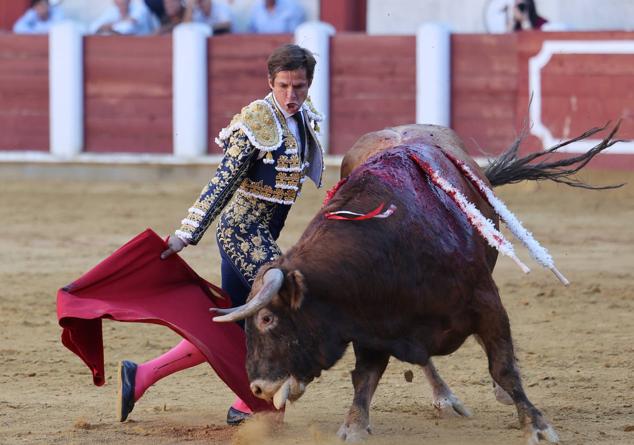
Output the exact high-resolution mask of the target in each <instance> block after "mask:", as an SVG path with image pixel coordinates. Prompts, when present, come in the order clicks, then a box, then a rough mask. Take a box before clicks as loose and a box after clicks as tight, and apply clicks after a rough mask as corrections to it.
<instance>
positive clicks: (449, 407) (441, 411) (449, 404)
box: [432, 393, 472, 417]
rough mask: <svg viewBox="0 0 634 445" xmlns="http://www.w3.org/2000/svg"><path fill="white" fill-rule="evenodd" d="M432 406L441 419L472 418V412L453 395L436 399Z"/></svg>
mask: <svg viewBox="0 0 634 445" xmlns="http://www.w3.org/2000/svg"><path fill="white" fill-rule="evenodd" d="M432 406H433V407H434V409H435V410H436V414H437V415H438V416H439V417H471V415H472V414H471V410H470V409H469V408H467V407H466V406H464V405H463V404H462V402H461V401H460V399H459V398H458V397H456V396H455V395H454V394H453V393H449V394H445V395H443V396H437V397H434V400H433V401H432Z"/></svg>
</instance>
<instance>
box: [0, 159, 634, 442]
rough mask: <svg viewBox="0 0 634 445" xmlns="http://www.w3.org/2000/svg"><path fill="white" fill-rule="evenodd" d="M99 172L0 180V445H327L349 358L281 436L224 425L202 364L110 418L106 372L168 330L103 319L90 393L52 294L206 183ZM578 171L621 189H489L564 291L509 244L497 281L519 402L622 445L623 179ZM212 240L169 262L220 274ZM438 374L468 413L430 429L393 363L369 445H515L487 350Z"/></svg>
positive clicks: (627, 261)
mask: <svg viewBox="0 0 634 445" xmlns="http://www.w3.org/2000/svg"><path fill="white" fill-rule="evenodd" d="M105 168H106V169H110V170H111V171H110V175H111V177H118V178H120V179H119V180H117V181H114V180H108V181H105V180H97V181H95V182H88V181H86V180H84V179H81V178H80V177H79V175H77V174H76V173H74V174H72V175H71V176H72V177H73V178H75V179H74V180H62V179H56V178H55V176H56V175H55V174H52V175H44V176H45V177H47V178H48V179H42V176H37V175H36V176H33V177H32V178H27V179H24V178H23V177H22V179H20V176H19V175H8V174H7V171H8V170H7V168H6V167H4V170H2V173H1V176H0V221H2V223H3V224H2V226H3V228H2V235H0V240H1V242H0V258H1V261H0V282H1V283H2V288H1V289H2V291H1V293H0V326H1V330H0V334H1V337H2V344H1V345H0V358H1V361H2V365H1V366H0V443H2V444H16V443H46V444H66V443H73V444H84V443H85V444H94V443H104V444H115V443H116V444H140V445H159V444H174V443H192V444H230V443H231V444H331V443H332V444H335V443H338V441H337V439H336V437H335V432H336V430H337V428H338V427H339V425H340V422H341V421H342V419H343V415H344V414H345V412H346V410H347V408H348V405H349V403H350V401H351V396H352V385H351V383H350V377H349V371H350V370H351V369H352V367H353V361H352V360H351V355H350V354H348V355H346V357H345V358H344V359H343V360H342V361H341V362H340V363H338V364H337V365H336V366H335V367H334V368H333V369H331V370H329V371H327V372H325V373H324V374H323V376H322V377H321V378H320V380H319V381H318V382H315V383H313V384H312V385H310V386H309V388H308V390H307V392H306V394H305V396H304V397H303V398H302V399H300V400H299V401H298V402H296V403H295V404H294V405H292V406H290V407H289V408H288V410H287V415H286V420H285V423H284V425H283V426H282V427H281V428H279V429H278V430H273V429H271V428H270V427H269V426H268V423H267V422H265V421H263V420H261V419H256V420H253V421H250V422H247V424H245V425H244V426H242V427H240V428H230V427H227V426H226V425H225V423H224V419H225V414H226V410H227V408H228V406H229V405H230V403H231V402H232V399H233V398H232V395H231V394H230V393H229V391H228V390H227V389H226V388H225V387H224V386H223V384H222V383H221V382H220V381H219V380H218V378H217V377H215V375H213V372H212V370H211V368H210V367H208V366H206V365H202V366H199V367H196V368H194V369H190V370H187V371H184V372H181V373H179V374H177V375H173V376H170V377H169V378H167V379H165V380H163V381H161V382H160V383H159V384H157V385H156V386H155V387H152V388H151V389H150V390H149V391H148V392H147V393H146V395H145V396H144V398H143V399H142V400H141V401H139V402H138V404H137V406H136V408H135V410H134V412H133V413H132V414H131V420H130V421H128V422H126V423H119V422H117V421H116V420H115V417H114V408H115V395H116V385H115V384H114V383H115V369H116V363H117V362H118V361H119V360H122V359H132V360H135V361H143V360H146V359H149V358H151V357H153V356H155V355H157V354H159V353H161V352H163V351H164V350H166V349H168V348H169V347H171V346H172V345H174V344H175V343H176V341H177V340H178V337H177V336H176V335H175V334H173V333H172V332H171V331H169V330H168V329H166V328H162V327H157V326H151V325H142V324H123V323H117V322H109V321H107V322H105V323H104V342H105V344H106V351H105V356H106V373H107V378H108V383H110V384H108V385H105V386H103V387H101V388H98V387H95V386H93V385H92V379H91V376H90V373H89V371H88V369H87V368H86V367H85V366H84V365H83V363H82V362H81V361H80V359H79V358H78V357H76V356H75V355H74V354H72V353H71V352H70V351H68V350H67V349H65V348H64V347H63V346H62V344H61V342H60V340H59V334H60V328H59V326H58V325H57V319H56V313H55V295H56V290H57V289H58V288H59V287H61V286H63V285H65V284H67V283H68V282H70V281H72V280H73V279H75V278H77V277H79V276H80V275H81V274H82V273H84V272H85V271H87V270H88V269H90V268H91V267H92V266H93V265H95V264H96V263H97V262H98V261H100V260H101V259H103V258H104V257H106V256H107V255H108V254H109V253H111V252H112V251H113V250H115V249H116V248H117V247H119V246H120V245H122V244H123V243H124V242H126V241H127V240H128V239H130V238H132V237H133V236H134V235H136V234H137V233H139V232H140V231H142V230H143V229H145V228H146V227H152V228H153V229H155V230H156V231H157V232H158V233H159V234H163V235H164V234H167V233H169V232H170V231H172V230H173V229H174V227H175V225H176V224H177V222H178V221H180V219H181V218H182V217H183V216H184V212H185V211H186V209H187V207H188V206H189V204H190V203H191V202H192V201H193V199H194V198H195V197H196V196H197V193H198V191H199V190H200V187H201V186H202V185H203V182H204V181H205V177H206V176H207V173H202V172H201V170H200V169H198V170H197V171H196V172H193V173H191V174H189V173H188V172H185V173H182V172H181V173H182V174H180V175H174V174H172V173H170V171H169V169H166V168H158V167H157V168H150V167H148V168H147V170H146V171H145V173H140V174H139V176H138V177H137V178H136V179H134V180H131V179H130V176H131V175H129V174H122V175H118V174H114V173H113V170H116V169H125V167H105ZM45 170H46V169H45ZM137 170H142V169H137ZM207 170H208V171H209V172H211V171H212V168H211V167H209V168H207ZM69 171H70V170H69ZM336 175H337V172H336V171H335V170H334V169H331V170H329V171H328V181H327V184H326V185H327V187H330V185H332V184H333V183H334V181H335V178H336ZM57 176H59V175H57ZM85 176H87V177H91V176H92V177H96V178H100V177H101V176H100V175H93V174H90V173H89V174H86V175H85ZM187 176H189V178H185V177H187ZM583 177H584V178H585V179H587V180H590V181H593V182H595V183H608V182H612V183H614V182H629V185H627V186H625V187H624V188H623V189H620V190H616V191H604V192H592V191H584V190H578V189H572V188H568V187H565V186H557V185H555V184H520V185H515V186H507V187H504V188H501V189H499V190H498V193H499V195H500V196H501V197H502V198H503V199H504V200H505V201H506V203H507V204H508V205H509V207H510V208H511V209H512V210H513V211H515V213H516V214H517V215H518V217H519V218H520V219H521V220H522V221H523V222H524V223H525V225H526V227H527V228H528V229H529V230H531V231H533V233H534V234H535V235H536V238H537V239H538V240H539V241H541V242H542V243H543V244H544V245H545V246H546V247H547V248H549V249H550V251H551V253H552V254H553V256H554V258H555V261H556V263H557V265H558V267H559V269H560V270H561V271H562V272H563V273H564V274H565V275H566V276H567V277H568V278H569V279H570V280H571V281H572V285H571V286H570V287H569V288H564V287H563V286H561V285H560V284H559V282H558V281H557V280H556V279H555V278H554V276H552V275H551V274H550V272H546V271H543V270H541V269H540V268H539V267H538V266H537V265H535V263H534V262H532V260H530V259H529V258H528V255H527V252H526V251H525V250H523V249H519V247H518V249H519V254H520V256H521V257H522V258H523V259H525V261H526V262H527V264H529V265H530V266H531V267H533V272H532V273H531V274H530V275H528V276H524V275H522V273H521V272H520V271H519V269H518V268H517V267H516V266H515V265H514V264H513V263H512V262H511V261H510V260H508V259H506V258H501V259H500V260H499V263H498V266H497V268H496V271H495V277H496V281H497V283H498V285H499V287H500V289H501V293H502V296H503V300H504V302H505V304H506V308H507V310H508V312H509V315H510V318H511V323H512V328H513V333H514V338H515V343H516V347H517V355H518V358H519V360H520V366H521V368H522V371H523V376H524V383H525V387H526V390H527V392H528V395H529V397H530V398H531V400H532V401H533V402H534V403H535V405H537V406H538V407H539V408H540V409H542V410H543V411H544V413H545V414H546V416H547V417H548V418H549V419H551V421H552V423H553V425H554V426H555V428H556V429H557V431H558V432H559V434H560V436H561V439H562V443H563V444H605V445H616V444H623V445H625V444H632V443H634V342H633V340H634V316H633V313H634V274H633V269H634V185H633V183H634V174H624V173H610V174H608V173H592V174H587V175H584V176H583ZM36 178H37V179H36ZM121 178H123V179H121ZM323 196H324V191H323V190H322V191H316V190H315V189H314V187H312V186H307V187H306V189H305V191H304V196H302V199H300V203H299V204H298V205H297V206H296V207H295V208H294V209H293V212H292V213H291V216H290V218H289V222H288V225H287V227H286V229H285V231H284V232H283V236H282V239H281V242H280V244H281V245H282V247H283V248H288V247H289V246H291V245H292V244H293V242H294V241H295V240H296V239H297V238H298V237H299V235H300V233H301V230H302V228H303V227H304V226H305V225H306V223H307V222H308V220H309V219H310V218H311V216H312V215H313V214H314V213H315V211H316V209H317V208H318V207H319V206H320V203H321V201H322V199H323ZM212 230H213V229H212ZM212 234H213V232H212V231H210V232H208V236H207V237H206V239H205V240H204V241H203V242H202V243H201V245H199V246H198V247H194V248H189V249H187V250H186V251H185V252H184V254H183V256H184V258H185V259H186V260H187V261H188V262H189V263H190V264H191V265H192V266H193V267H194V269H196V270H197V271H198V272H199V273H200V274H201V275H202V276H204V277H205V278H208V279H210V280H212V281H214V282H218V281H219V280H218V278H219V273H218V270H219V261H218V254H217V252H216V246H215V241H214V236H213V235H212ZM436 365H437V367H438V369H439V371H440V373H441V374H442V375H443V376H444V378H445V379H446V381H447V382H448V384H449V385H450V386H451V387H452V389H453V390H454V392H455V393H456V394H457V395H458V396H459V397H460V398H461V399H462V401H463V402H464V403H465V404H466V405H467V406H469V407H470V408H471V409H472V410H473V412H474V416H473V417H472V418H470V419H464V418H456V419H437V418H436V417H435V415H434V410H433V409H432V407H431V406H430V397H431V396H430V390H429V388H428V386H427V385H426V383H425V382H424V378H423V374H422V371H421V370H420V369H416V368H415V367H413V366H412V365H409V364H404V363H399V362H396V361H392V362H391V363H390V366H389V368H388V370H387V372H386V374H385V377H384V378H383V380H382V382H381V384H380V386H379V388H378V391H377V394H376V397H375V399H374V403H373V408H372V413H371V416H372V424H373V427H374V435H373V436H372V437H371V439H370V440H369V441H368V444H399V445H406V444H428V445H441V444H523V443H524V440H523V437H522V432H521V431H520V430H519V429H518V426H517V425H518V423H517V417H516V414H515V409H514V408H513V407H509V406H504V405H501V404H499V403H497V402H496V401H495V399H494V397H493V394H492V391H491V388H490V378H489V376H488V373H487V363H486V360H485V357H484V354H483V353H482V351H481V350H480V348H479V346H477V344H476V343H475V342H474V341H473V340H468V341H467V343H466V344H465V345H464V346H463V347H462V348H461V349H460V350H459V351H458V352H456V353H455V354H453V355H452V356H449V357H443V358H438V359H437V360H436ZM409 369H412V370H413V371H414V379H413V382H411V383H407V382H406V381H405V379H404V378H403V373H404V371H406V370H409Z"/></svg>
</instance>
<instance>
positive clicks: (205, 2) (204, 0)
mask: <svg viewBox="0 0 634 445" xmlns="http://www.w3.org/2000/svg"><path fill="white" fill-rule="evenodd" d="M185 7H186V10H185V18H184V20H183V21H185V22H194V23H204V24H205V25H208V26H209V27H210V28H211V30H212V31H213V34H214V35H217V34H224V33H228V32H231V30H232V27H233V24H232V21H233V20H232V15H231V9H230V8H229V5H227V4H225V3H222V2H218V1H213V0H187V3H186V4H185Z"/></svg>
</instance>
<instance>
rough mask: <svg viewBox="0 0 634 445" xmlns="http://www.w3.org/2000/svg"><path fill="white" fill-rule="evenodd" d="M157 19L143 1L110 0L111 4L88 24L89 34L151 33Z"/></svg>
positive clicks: (156, 24) (156, 26) (156, 23)
mask: <svg viewBox="0 0 634 445" xmlns="http://www.w3.org/2000/svg"><path fill="white" fill-rule="evenodd" d="M157 28H158V21H157V20H156V19H155V18H154V17H152V14H151V13H150V11H149V9H148V8H147V6H145V3H143V2H141V1H131V0H112V4H111V5H110V6H109V7H108V8H107V9H106V10H105V11H104V12H103V13H102V14H101V15H100V16H99V17H98V18H97V19H96V20H95V21H94V22H92V23H91V24H90V28H89V29H90V33H91V34H127V35H146V34H152V33H154V31H155V30H156V29H157Z"/></svg>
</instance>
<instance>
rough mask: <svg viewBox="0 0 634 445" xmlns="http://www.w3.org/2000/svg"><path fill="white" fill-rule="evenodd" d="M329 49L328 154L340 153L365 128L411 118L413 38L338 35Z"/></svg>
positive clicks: (413, 115)
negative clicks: (329, 115)
mask: <svg viewBox="0 0 634 445" xmlns="http://www.w3.org/2000/svg"><path fill="white" fill-rule="evenodd" d="M330 51H331V53H330V75H331V85H330V113H331V118H330V153H333V154H341V153H345V152H346V151H347V150H348V149H349V148H350V147H351V146H352V144H354V142H355V141H356V140H357V139H358V138H359V136H361V135H362V134H364V133H367V132H369V131H373V130H377V129H381V128H384V127H388V126H392V125H401V124H404V123H411V122H414V121H415V119H416V40H415V38H414V37H413V36H368V35H366V34H337V35H335V36H334V37H333V38H332V39H331V43H330Z"/></svg>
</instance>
